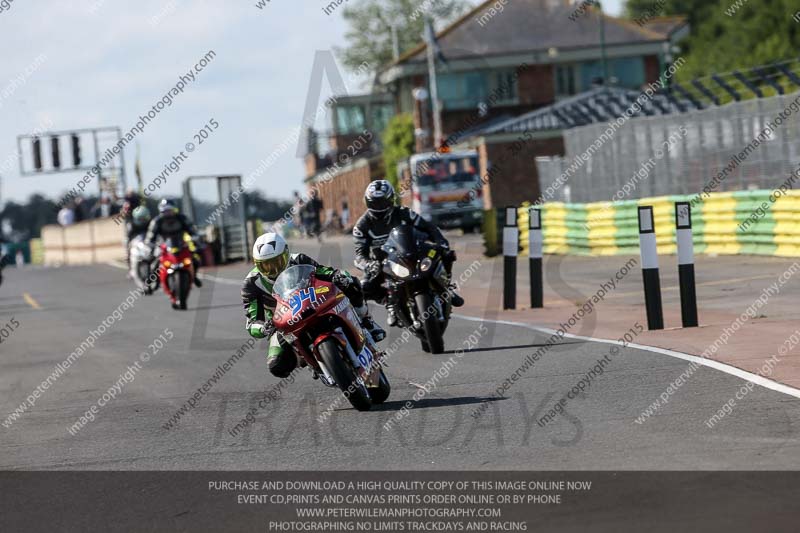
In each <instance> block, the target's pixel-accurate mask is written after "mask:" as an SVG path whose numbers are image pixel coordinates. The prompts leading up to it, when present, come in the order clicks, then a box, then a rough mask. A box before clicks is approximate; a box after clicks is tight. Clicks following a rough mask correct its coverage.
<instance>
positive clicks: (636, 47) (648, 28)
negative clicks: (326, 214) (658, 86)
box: [306, 0, 688, 216]
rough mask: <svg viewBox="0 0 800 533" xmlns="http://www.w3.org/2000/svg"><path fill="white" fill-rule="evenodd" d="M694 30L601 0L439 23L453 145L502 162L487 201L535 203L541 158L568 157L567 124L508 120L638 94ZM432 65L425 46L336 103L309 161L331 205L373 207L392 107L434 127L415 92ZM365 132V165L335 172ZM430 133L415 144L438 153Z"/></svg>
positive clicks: (551, 0) (479, 11) (488, 7)
mask: <svg viewBox="0 0 800 533" xmlns="http://www.w3.org/2000/svg"><path fill="white" fill-rule="evenodd" d="M500 7H502V10H501V9H500ZM687 32H688V27H687V25H686V22H685V20H684V19H683V18H681V17H672V18H659V19H653V20H652V21H649V22H647V23H644V24H642V25H640V24H638V23H635V22H631V21H627V20H623V19H618V18H615V17H610V16H607V15H603V14H602V13H601V12H600V11H599V10H597V9H595V8H594V7H588V8H586V9H585V10H583V11H580V12H579V11H578V4H574V5H573V4H571V3H570V2H569V1H567V0H514V1H510V2H505V3H503V2H498V1H497V0H491V1H487V2H484V3H482V4H480V5H479V6H477V7H476V8H475V9H473V10H472V11H470V12H469V13H467V14H465V15H464V16H462V17H461V18H459V19H458V20H456V21H455V22H454V23H453V24H451V25H450V26H448V27H447V28H445V29H443V30H442V31H440V32H439V33H438V34H437V41H438V43H439V47H440V49H441V52H442V54H443V56H444V58H445V59H446V63H442V62H440V63H439V64H438V65H437V78H438V84H437V87H438V93H439V100H440V104H441V110H442V112H441V116H442V129H443V134H444V138H445V139H446V141H445V143H446V144H447V145H448V146H450V147H452V148H454V149H460V148H474V149H477V150H478V153H479V154H480V159H481V173H482V175H487V174H488V173H489V172H490V171H492V169H493V168H494V170H493V171H492V173H491V176H492V179H491V180H489V183H487V184H486V185H485V186H484V191H483V193H484V194H483V198H484V205H485V207H486V208H487V209H491V208H494V207H495V206H502V205H505V204H506V203H512V201H513V203H518V202H519V201H521V200H535V199H536V198H537V197H538V196H539V180H538V176H537V174H536V165H535V164H534V159H535V158H536V157H537V156H540V155H563V153H564V144H563V140H562V135H561V129H560V128H561V122H558V121H556V122H554V123H553V125H552V126H551V127H547V125H546V124H545V127H543V128H540V129H538V130H536V131H529V132H520V131H511V130H509V129H508V128H505V129H504V128H499V129H498V128H497V126H498V125H502V124H505V123H508V122H509V121H511V120H513V119H515V118H517V117H520V116H525V115H526V114H529V113H531V112H535V111H537V110H542V109H545V108H552V107H553V106H554V105H555V104H557V103H558V102H560V101H562V100H568V99H571V98H573V97H574V96H575V95H578V94H582V93H585V92H588V91H591V90H592V89H593V88H596V87H597V86H598V85H606V86H613V87H615V88H619V89H623V90H625V89H627V90H638V89H639V88H641V87H642V86H644V85H647V84H649V83H652V82H654V81H657V80H658V79H659V76H660V73H661V72H663V71H664V69H665V68H666V67H667V66H668V64H669V63H670V61H671V60H672V57H671V54H672V50H673V47H674V44H675V43H676V42H677V41H678V40H679V39H681V38H683V36H684V35H685V34H686V33H687ZM427 72H428V71H427V63H426V45H425V44H424V43H422V44H420V45H418V46H417V47H415V48H413V49H411V50H409V51H407V52H406V53H405V54H403V55H402V56H401V57H399V58H398V59H397V60H396V61H394V62H392V63H391V64H389V65H386V66H385V67H384V68H383V69H382V70H381V71H380V72H379V75H378V80H379V87H378V90H377V91H376V92H375V93H374V94H371V95H363V96H359V97H350V98H349V99H341V100H339V101H338V102H337V103H335V104H334V105H333V109H332V111H333V112H332V117H333V122H334V123H333V128H332V131H331V134H330V136H329V143H328V146H327V150H328V153H326V154H323V155H319V154H316V153H313V154H310V155H309V156H308V159H307V162H306V163H307V164H306V178H307V181H308V182H309V184H312V183H321V184H322V185H321V186H320V190H321V191H322V198H323V201H325V202H326V204H328V205H336V206H338V205H340V204H341V200H342V198H343V197H345V196H346V197H348V198H349V199H350V202H349V204H350V208H351V213H352V214H353V216H358V215H359V214H360V213H361V212H362V211H363V202H362V201H361V192H363V189H364V186H365V183H366V181H365V180H371V179H377V178H379V177H381V176H382V174H383V168H382V163H381V161H380V159H381V158H380V153H381V147H380V142H379V137H380V128H381V127H382V126H383V125H385V123H386V121H387V120H388V119H389V118H390V117H391V115H392V114H394V113H410V114H411V115H412V116H413V117H414V121H415V127H416V128H417V130H418V131H425V130H429V129H430V125H431V124H432V117H431V112H430V105H429V102H428V101H427V100H417V99H415V98H414V96H413V95H414V93H415V89H418V88H426V87H427V85H428V76H427ZM606 78H607V79H606ZM562 122H563V121H562ZM364 130H367V131H370V132H371V135H372V138H373V141H372V142H371V144H370V146H369V147H368V148H362V151H361V152H360V153H356V158H360V159H363V160H364V161H363V162H361V163H360V166H357V165H356V164H355V163H354V162H350V161H348V165H347V166H345V167H341V168H338V167H336V168H334V171H335V172H331V171H330V170H331V169H330V166H331V165H332V164H333V163H334V162H335V161H337V158H339V157H340V156H341V154H342V153H343V150H346V151H349V152H350V153H353V152H354V150H352V149H350V150H347V149H346V148H345V147H347V146H348V142H351V141H352V136H353V135H354V134H357V133H358V132H360V131H364ZM429 139H430V135H428V136H420V137H418V142H417V150H418V151H426V150H430V149H431V146H430V141H429ZM345 153H346V152H345ZM511 155H513V157H511ZM309 162H311V163H313V164H309ZM329 202H330V203H329Z"/></svg>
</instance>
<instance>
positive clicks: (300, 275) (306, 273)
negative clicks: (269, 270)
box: [272, 265, 316, 300]
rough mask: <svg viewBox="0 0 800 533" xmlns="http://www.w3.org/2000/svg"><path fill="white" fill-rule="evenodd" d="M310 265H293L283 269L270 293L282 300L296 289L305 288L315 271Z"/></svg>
mask: <svg viewBox="0 0 800 533" xmlns="http://www.w3.org/2000/svg"><path fill="white" fill-rule="evenodd" d="M315 270H316V269H315V268H314V267H313V266H311V265H295V266H292V267H289V268H287V269H286V270H284V271H283V272H282V273H281V275H280V276H278V279H276V280H275V284H274V285H273V286H272V293H273V294H274V295H276V296H279V297H280V298H281V299H282V300H287V299H289V297H290V296H291V295H292V294H294V293H295V292H297V291H300V290H303V289H307V288H308V287H309V286H310V285H311V276H312V274H314V272H315Z"/></svg>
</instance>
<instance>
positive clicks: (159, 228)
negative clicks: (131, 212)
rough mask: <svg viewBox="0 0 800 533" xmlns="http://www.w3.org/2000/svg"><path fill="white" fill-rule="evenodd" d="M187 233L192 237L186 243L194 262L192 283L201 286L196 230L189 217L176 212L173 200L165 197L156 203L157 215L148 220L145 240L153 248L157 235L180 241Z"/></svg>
mask: <svg viewBox="0 0 800 533" xmlns="http://www.w3.org/2000/svg"><path fill="white" fill-rule="evenodd" d="M187 233H188V234H189V235H190V236H191V237H192V240H191V241H190V242H188V245H189V250H190V251H191V252H192V262H193V264H194V273H195V275H194V284H195V285H196V286H197V287H202V286H203V283H202V282H201V281H200V279H199V277H198V276H197V273H198V271H199V270H200V256H199V255H198V253H197V245H196V243H195V239H196V231H195V228H194V225H193V224H192V223H191V222H190V221H189V219H188V218H186V216H185V215H183V214H182V213H179V212H178V206H176V205H175V203H174V202H172V201H171V200H167V199H166V198H165V199H164V200H161V202H160V203H159V204H158V216H157V217H156V218H154V219H153V220H152V221H151V222H150V226H149V227H148V228H147V237H145V242H146V243H147V244H149V245H150V248H151V250H153V249H154V248H155V245H156V239H157V238H158V237H159V236H160V237H161V238H163V239H164V240H167V239H170V238H172V239H174V240H178V241H181V240H183V239H184V235H185V234H187Z"/></svg>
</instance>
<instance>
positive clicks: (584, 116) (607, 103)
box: [476, 87, 693, 135]
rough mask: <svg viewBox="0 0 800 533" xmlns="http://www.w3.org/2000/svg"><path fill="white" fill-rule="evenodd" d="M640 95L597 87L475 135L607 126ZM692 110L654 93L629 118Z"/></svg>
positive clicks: (688, 105) (672, 98)
mask: <svg viewBox="0 0 800 533" xmlns="http://www.w3.org/2000/svg"><path fill="white" fill-rule="evenodd" d="M641 95H642V93H641V92H639V91H631V90H628V89H623V88H621V87H597V88H595V89H591V90H589V91H586V92H584V93H581V94H578V95H575V96H573V97H571V98H566V99H564V100H561V101H559V102H556V103H555V104H553V105H550V106H547V107H543V108H541V109H537V110H535V111H531V112H529V113H525V114H524V115H521V116H519V117H516V118H513V119H510V120H505V121H503V122H501V123H499V124H497V123H495V124H492V125H489V126H487V127H485V128H483V129H482V130H481V131H480V132H476V134H480V135H489V134H498V133H514V132H521V131H525V132H534V131H548V130H565V129H569V128H576V127H578V126H585V125H587V124H593V123H596V122H607V121H610V120H615V119H617V118H619V117H621V116H623V114H624V113H625V111H626V110H627V109H628V108H629V107H630V106H631V104H633V102H634V101H635V100H636V99H637V98H639V97H640V96H641ZM692 107H693V106H692V105H691V103H690V102H687V101H684V100H677V99H676V98H674V97H673V96H671V95H669V94H666V93H657V94H655V95H653V97H652V98H650V99H648V100H647V101H646V102H645V103H644V105H642V106H641V109H640V110H638V111H637V112H635V113H633V114H632V115H631V116H632V117H642V116H653V115H668V114H672V113H680V112H683V111H685V110H687V109H691V108H692Z"/></svg>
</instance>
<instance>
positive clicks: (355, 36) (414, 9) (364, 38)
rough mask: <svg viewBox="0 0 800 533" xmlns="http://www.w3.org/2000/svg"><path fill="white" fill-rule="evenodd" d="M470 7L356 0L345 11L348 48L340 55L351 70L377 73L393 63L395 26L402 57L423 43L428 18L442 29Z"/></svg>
mask: <svg viewBox="0 0 800 533" xmlns="http://www.w3.org/2000/svg"><path fill="white" fill-rule="evenodd" d="M470 7H471V2H469V1H467V0H358V1H355V0H354V1H353V3H351V4H349V5H348V6H347V7H345V8H344V10H343V17H344V20H345V22H347V26H348V30H347V32H346V33H345V40H346V42H347V46H345V47H343V48H337V49H336V53H337V54H338V55H339V57H340V59H341V60H342V62H343V63H344V65H345V66H346V67H347V68H349V69H351V70H359V69H364V68H365V65H366V66H367V69H368V70H369V71H371V72H375V71H377V70H378V69H379V68H380V67H381V66H382V65H385V64H387V63H389V62H390V61H391V60H392V57H393V45H392V27H393V26H394V27H395V28H396V32H397V41H398V44H399V48H400V53H401V54H402V53H403V52H405V51H407V50H409V49H411V48H413V47H414V46H415V45H417V44H418V43H420V42H421V41H422V33H423V29H424V20H425V16H431V17H433V18H434V20H436V21H437V28H442V27H443V25H444V24H446V23H448V22H450V21H452V20H453V19H454V18H455V17H457V16H458V15H460V14H462V13H464V11H466V10H467V9H468V8H470Z"/></svg>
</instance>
